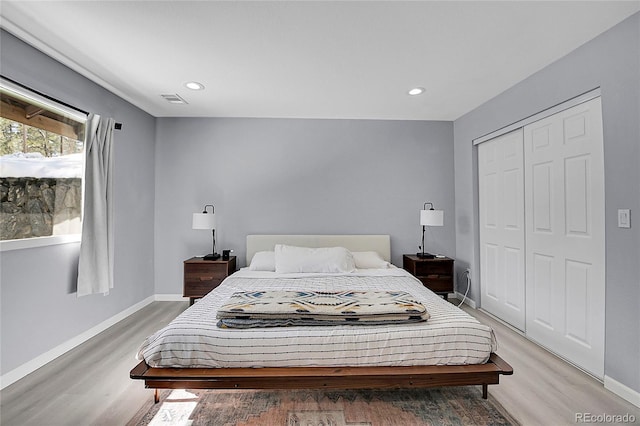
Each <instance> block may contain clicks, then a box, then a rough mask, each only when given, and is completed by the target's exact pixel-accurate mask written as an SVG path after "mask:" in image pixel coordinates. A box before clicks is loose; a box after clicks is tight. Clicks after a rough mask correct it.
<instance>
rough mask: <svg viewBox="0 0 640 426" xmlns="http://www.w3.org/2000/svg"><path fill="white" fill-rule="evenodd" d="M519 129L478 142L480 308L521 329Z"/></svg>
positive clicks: (521, 185) (521, 191) (522, 221)
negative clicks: (479, 143)
mask: <svg viewBox="0 0 640 426" xmlns="http://www.w3.org/2000/svg"><path fill="white" fill-rule="evenodd" d="M522 139H523V138H522V129H518V130H516V131H514V132H511V133H508V134H506V135H503V136H499V137H497V138H495V139H492V140H490V141H487V142H484V143H482V144H481V145H479V146H478V171H479V177H478V181H479V191H480V196H479V198H480V205H479V207H480V280H481V283H482V284H481V288H482V300H481V302H482V308H483V309H484V310H486V311H487V312H490V313H491V314H493V315H495V316H497V317H498V318H501V319H503V320H504V321H506V322H508V323H509V324H511V325H513V326H514V327H516V328H518V329H520V330H522V331H524V329H525V288H524V283H525V281H524V280H525V270H524V260H525V250H524V182H523V167H524V163H523V159H522V154H523V142H522Z"/></svg>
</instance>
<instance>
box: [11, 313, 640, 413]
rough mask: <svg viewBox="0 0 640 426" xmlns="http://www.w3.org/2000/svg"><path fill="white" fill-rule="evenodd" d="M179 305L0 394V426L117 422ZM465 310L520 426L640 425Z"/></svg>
mask: <svg viewBox="0 0 640 426" xmlns="http://www.w3.org/2000/svg"><path fill="white" fill-rule="evenodd" d="M187 306H188V304H187V302H154V303H152V304H151V305H149V306H147V307H146V308H144V309H142V310H140V311H138V312H137V313H135V314H134V315H132V316H130V317H128V318H127V319H125V320H123V321H121V322H120V323H118V324H116V325H114V326H113V327H111V328H110V329H108V330H106V331H104V332H103V333H101V334H100V335H98V336H96V337H94V338H93V339H91V340H89V341H87V342H86V343H84V344H82V345H80V346H79V347H77V348H75V349H74V350H72V351H70V352H68V353H67V354H65V355H63V356H61V357H60V358H58V359H56V360H54V361H52V362H51V363H49V364H47V365H46V366H44V367H42V368H41V369H39V370H37V371H35V372H34V373H32V374H30V375H29V376H27V377H25V378H24V379H22V380H19V381H18V382H16V383H14V384H12V385H11V386H9V387H7V388H6V389H4V390H3V391H2V392H0V425H2V426H27V425H35V426H44V425H47V426H53V425H65V426H66V425H72V426H75V425H108V426H115V425H124V424H125V423H126V422H127V421H128V420H129V419H131V418H132V417H133V415H134V414H135V413H136V412H137V411H138V410H139V409H140V407H142V405H144V404H145V403H148V402H149V400H150V399H151V398H152V395H153V392H152V391H151V390H147V389H144V386H143V384H142V383H140V382H138V381H132V380H130V379H129V370H130V369H131V368H132V367H133V366H134V365H135V364H136V361H135V359H134V355H135V352H136V349H137V348H138V346H139V345H140V343H141V342H142V340H143V339H144V338H145V337H146V336H148V335H149V334H151V333H153V332H154V331H155V330H157V329H158V328H160V327H162V326H163V325H164V324H166V323H168V322H169V321H170V320H171V319H173V318H174V317H175V316H177V315H178V314H179V313H180V312H182V311H183V310H184V309H186V308H187ZM466 310H467V311H468V312H469V313H470V314H472V315H473V316H475V317H477V318H478V319H479V320H480V321H482V322H484V323H487V324H489V325H491V326H492V327H493V328H494V330H495V332H496V337H497V339H498V344H499V349H498V354H499V355H500V356H501V357H502V358H504V359H505V360H506V361H507V362H509V363H510V364H511V365H512V366H513V368H514V371H515V372H514V375H513V376H507V377H502V378H501V383H500V384H499V385H492V386H489V393H490V394H491V395H493V397H495V398H496V400H498V401H499V402H500V403H501V404H502V405H503V406H504V408H505V409H506V410H507V411H508V412H509V413H510V414H511V415H512V416H513V417H514V418H515V419H517V420H518V421H519V422H520V423H521V424H523V425H545V426H547V425H568V424H575V423H576V421H575V420H576V413H591V414H593V415H601V414H609V415H616V414H620V415H624V414H627V413H628V414H630V415H633V416H635V418H636V421H637V422H640V408H638V407H635V406H633V405H632V404H629V403H627V402H626V401H624V400H623V399H621V398H619V397H617V396H616V395H614V394H612V393H611V392H609V391H607V390H605V389H604V387H603V386H602V384H601V383H599V382H598V381H597V380H595V379H593V378H592V377H590V376H589V375H587V374H585V373H583V372H581V371H580V370H578V369H576V368H574V367H572V366H571V365H569V364H567V363H566V362H564V361H562V360H560V359H558V358H556V357H555V356H554V355H552V354H550V353H549V352H547V351H545V350H544V349H542V348H540V347H538V346H536V345H535V344H533V343H531V342H529V341H528V340H526V339H525V338H524V337H522V336H521V335H520V334H518V333H516V332H514V331H512V330H511V329H510V328H508V327H506V326H504V325H502V324H500V323H499V322H497V321H495V320H493V319H492V318H491V317H489V316H487V315H485V314H483V313H482V312H480V311H476V310H473V309H470V308H466ZM89 371H91V373H89Z"/></svg>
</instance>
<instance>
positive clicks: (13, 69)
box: [0, 31, 155, 374]
mask: <svg viewBox="0 0 640 426" xmlns="http://www.w3.org/2000/svg"><path fill="white" fill-rule="evenodd" d="M0 55H1V56H0V64H1V65H0V72H1V73H2V75H3V76H6V77H8V78H11V79H13V80H16V81H18V82H20V83H22V84H25V85H27V86H29V87H31V88H33V89H35V90H38V91H40V92H44V93H46V94H48V95H50V96H53V97H56V98H58V99H60V100H62V101H64V102H67V103H69V104H71V105H75V106H77V107H79V108H81V109H83V110H85V111H91V112H95V113H97V114H102V115H105V116H111V117H114V118H115V119H116V120H117V121H120V122H122V123H123V124H124V127H123V130H121V131H117V132H116V134H115V183H114V184H115V194H114V196H115V201H114V202H115V227H116V228H115V244H116V246H115V288H114V289H113V291H112V292H111V294H109V295H108V296H87V297H82V298H80V299H78V298H77V297H76V294H75V278H76V274H77V261H78V253H79V244H77V243H74V244H62V245H56V246H48V247H40V248H33V249H22V250H13V251H5V252H2V253H1V254H0V308H1V314H0V315H1V317H0V320H1V328H0V332H1V335H2V339H1V347H0V355H1V356H0V358H1V365H0V373H1V374H6V373H7V372H9V371H11V370H13V369H15V368H16V367H18V366H20V365H22V364H24V363H26V362H28V361H30V360H31V359H33V358H35V357H37V356H39V355H41V354H43V353H45V352H47V351H49V350H51V349H53V348H54V347H56V346H58V345H60V344H62V343H64V342H66V341H67V340H69V339H71V338H74V337H76V336H77V335H79V334H81V333H82V332H84V331H86V330H88V329H90V328H91V327H93V326H95V325H97V324H99V323H101V322H103V321H105V320H107V319H109V318H110V317H112V316H114V315H116V314H118V313H119V312H121V311H123V310H125V309H127V308H129V307H131V306H133V305H135V304H136V303H137V302H139V301H141V300H143V299H145V298H146V297H148V296H151V295H153V294H154V283H153V272H154V271H153V260H154V259H153V240H154V228H153V222H152V220H150V219H149V215H150V212H153V207H154V185H155V181H154V140H155V119H154V118H153V117H151V116H150V115H148V114H146V113H144V112H142V111H141V110H139V109H137V108H135V107H133V106H132V105H131V104H129V103H127V102H125V101H123V100H122V99H120V98H118V97H116V96H114V95H113V94H111V93H110V92H108V91H106V90H104V89H102V88H101V87H99V86H97V85H96V84H94V83H92V82H91V81H89V80H87V79H86V78H84V77H82V76H80V75H78V74H77V73H75V72H73V71H72V70H70V69H68V68H66V67H64V66H63V65H61V64H60V63H58V62H56V61H54V60H52V59H51V58H49V57H48V56H45V55H44V54H42V53H40V52H39V51H37V50H35V49H33V48H31V47H30V46H28V45H26V44H25V43H23V42H21V41H20V40H18V39H16V38H15V37H13V36H12V35H10V34H8V33H6V32H4V31H2V33H1V34H0Z"/></svg>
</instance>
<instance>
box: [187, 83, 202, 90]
mask: <svg viewBox="0 0 640 426" xmlns="http://www.w3.org/2000/svg"><path fill="white" fill-rule="evenodd" d="M184 85H185V87H186V88H187V89H191V90H203V89H204V85H203V84H201V83H198V82H197V81H188V82H186V83H185V84H184Z"/></svg>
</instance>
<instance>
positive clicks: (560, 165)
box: [483, 98, 605, 378]
mask: <svg viewBox="0 0 640 426" xmlns="http://www.w3.org/2000/svg"><path fill="white" fill-rule="evenodd" d="M524 151H525V153H524V158H525V176H524V181H525V206H526V207H525V211H526V265H527V268H526V283H527V285H526V334H527V336H528V337H530V338H531V339H533V340H535V341H537V342H538V343H540V344H541V345H543V346H545V347H547V348H549V349H550V350H552V351H553V352H556V353H557V354H559V355H560V356H563V357H565V358H567V359H568V360H570V361H571V362H573V363H575V364H576V365H578V366H580V367H582V368H584V369H585V370H586V371H588V372H590V373H591V374H593V375H595V376H596V377H599V378H602V377H603V376H604V323H605V322H604V296H605V263H604V262H605V252H604V250H605V241H604V225H605V224H604V159H603V136H602V106H601V102H600V98H596V99H593V100H590V101H588V102H585V103H583V104H580V105H577V106H575V107H572V108H570V109H568V110H565V111H562V112H560V113H557V114H555V115H553V116H551V117H548V118H545V119H542V120H540V121H538V122H535V123H532V124H530V125H527V126H525V127H524ZM483 304H484V300H483Z"/></svg>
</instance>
